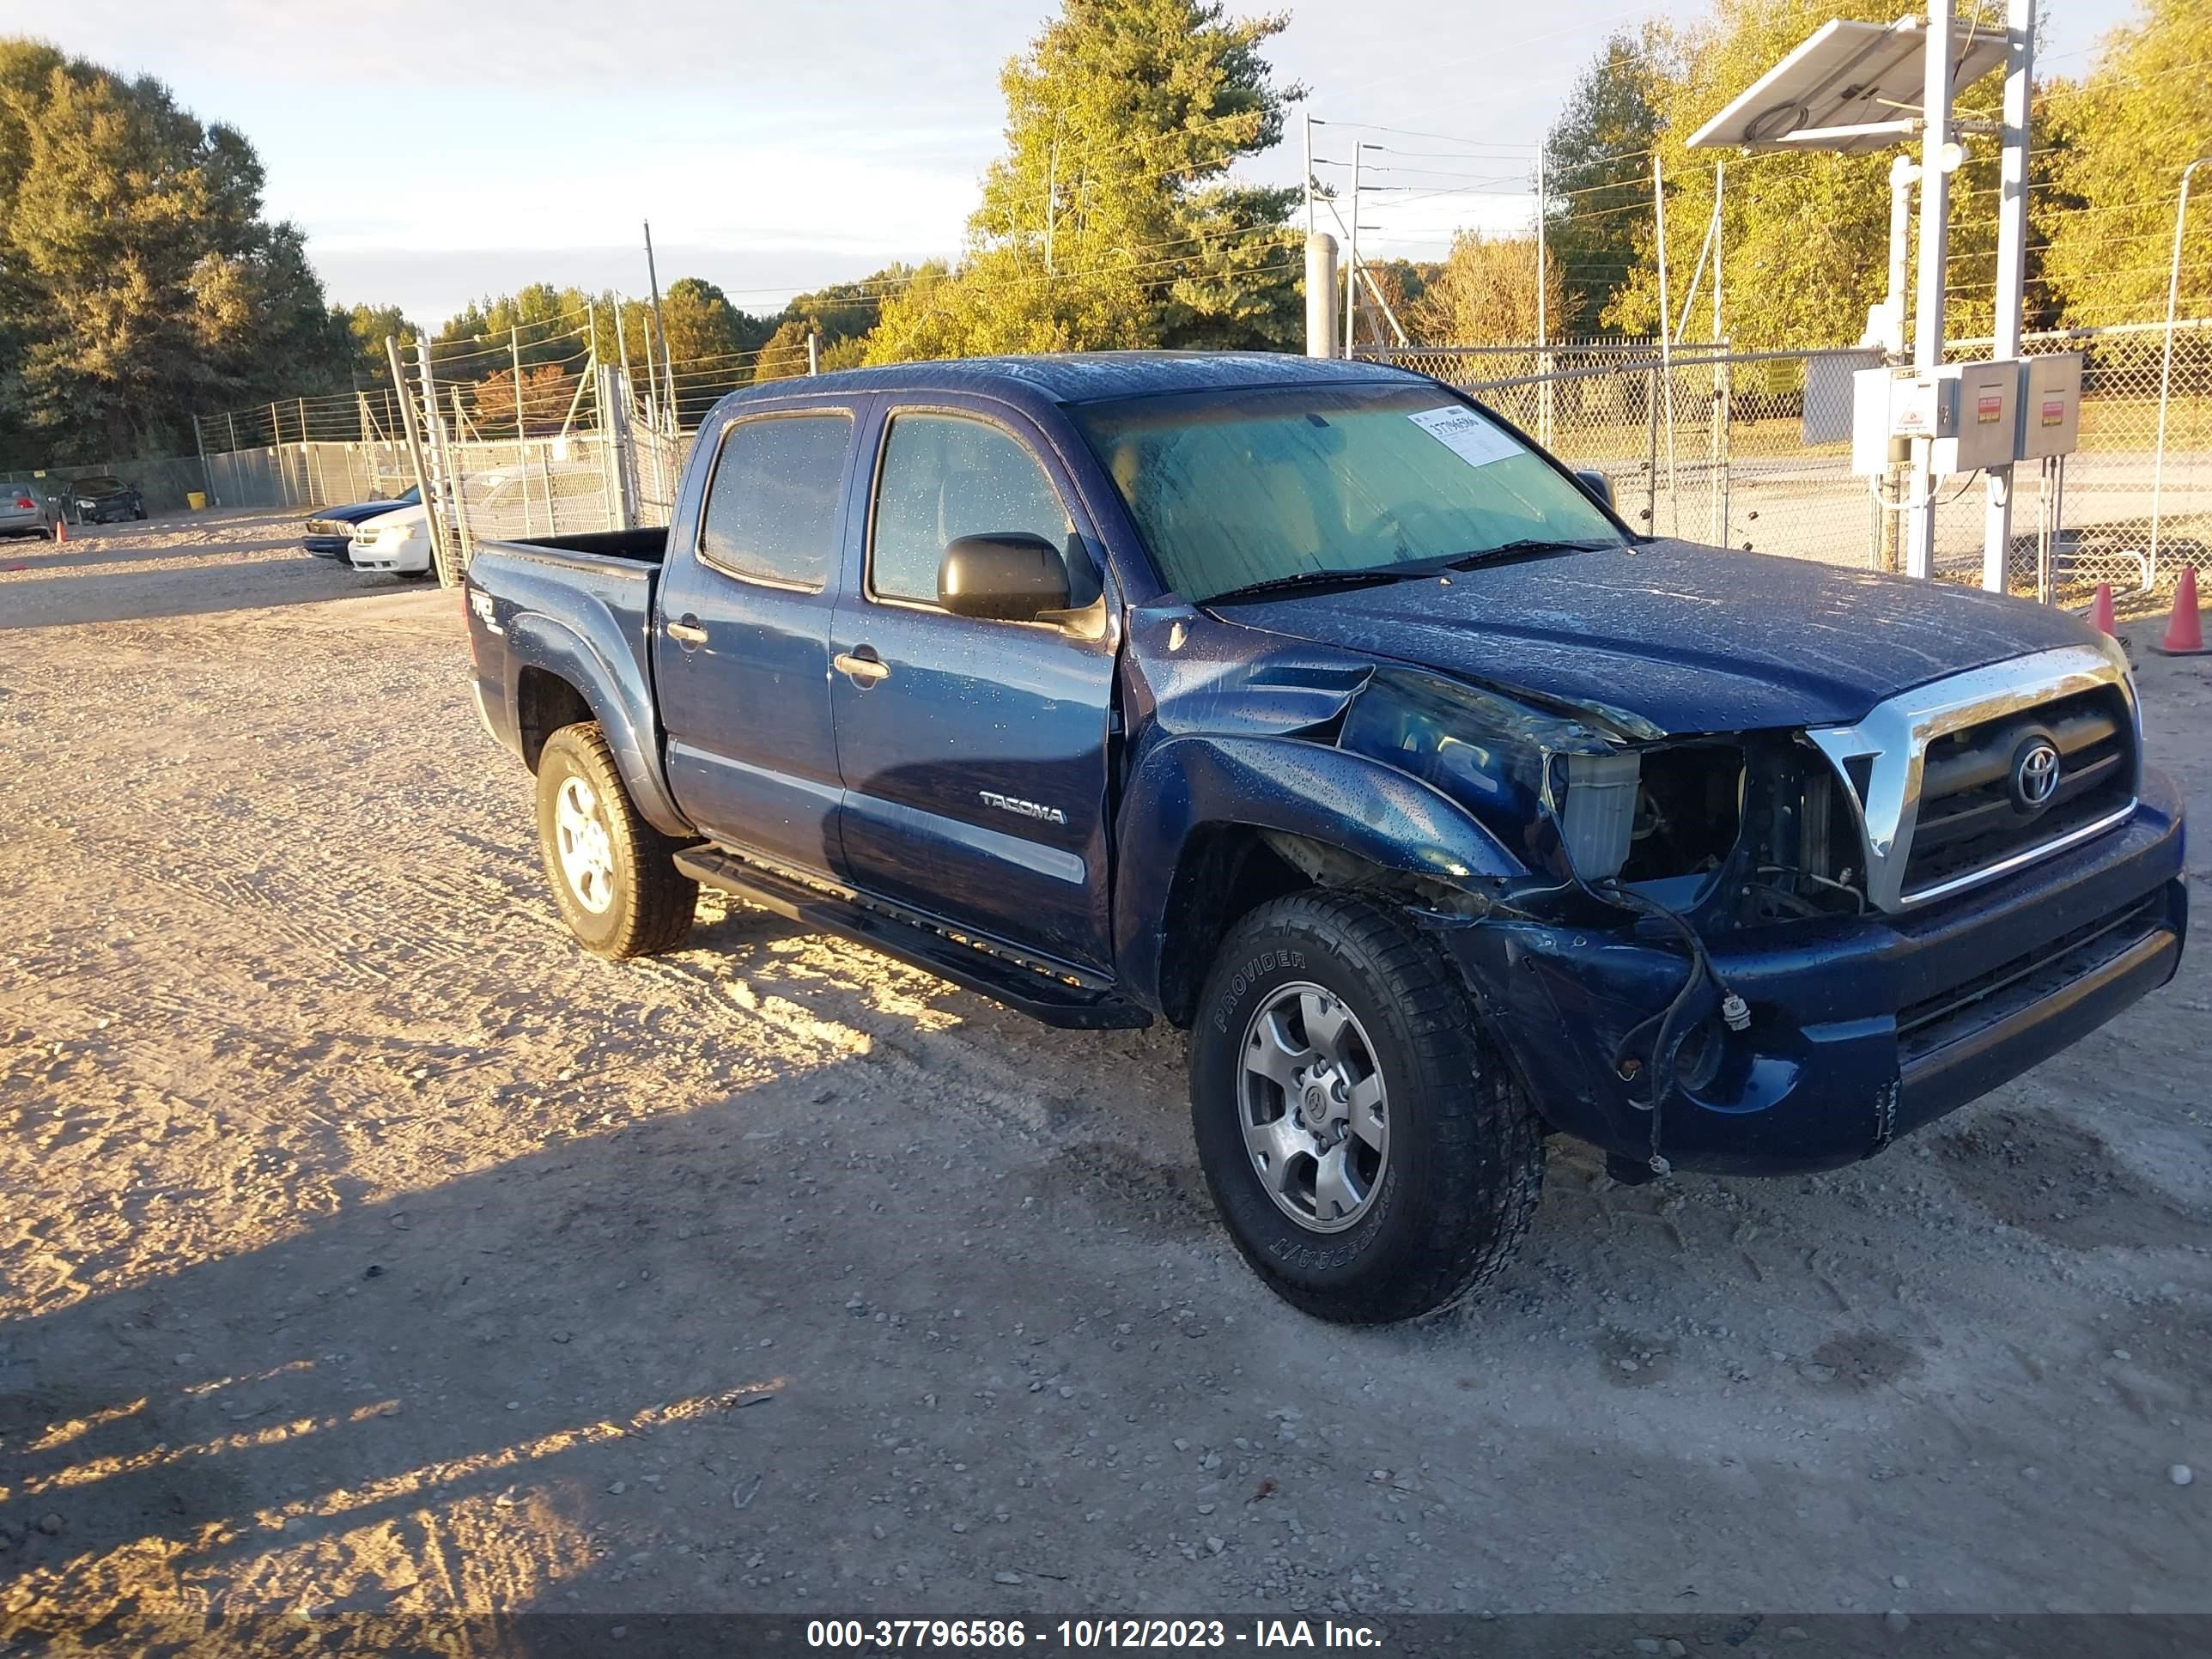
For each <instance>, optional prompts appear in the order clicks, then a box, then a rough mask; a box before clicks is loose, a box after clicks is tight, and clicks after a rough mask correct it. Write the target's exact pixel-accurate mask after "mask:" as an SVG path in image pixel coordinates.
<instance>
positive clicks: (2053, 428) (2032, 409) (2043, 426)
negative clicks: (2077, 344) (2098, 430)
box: [2015, 351, 2081, 461]
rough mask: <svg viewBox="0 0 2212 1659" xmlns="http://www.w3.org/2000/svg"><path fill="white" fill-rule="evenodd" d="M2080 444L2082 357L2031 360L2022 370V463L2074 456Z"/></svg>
mask: <svg viewBox="0 0 2212 1659" xmlns="http://www.w3.org/2000/svg"><path fill="white" fill-rule="evenodd" d="M2079 447H2081V353H2080V352H2078V351H2068V352H2061V353H2059V354H2057V356H2050V357H2030V358H2029V359H2028V360H2027V362H2025V363H2023V364H2021V398H2020V444H2019V447H2018V448H2017V449H2016V450H2015V453H2016V454H2017V455H2018V456H2019V458H2020V459H2021V460H2023V461H2039V460H2042V459H2045V457H2046V456H2051V455H2071V454H2072V453H2074V452H2075V449H2077V448H2079Z"/></svg>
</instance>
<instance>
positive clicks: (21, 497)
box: [0, 478, 55, 540]
mask: <svg viewBox="0 0 2212 1659" xmlns="http://www.w3.org/2000/svg"><path fill="white" fill-rule="evenodd" d="M54 510H55V509H54V504H53V502H52V501H51V499H50V498H49V497H48V495H47V494H46V486H45V485H44V484H43V483H40V481H38V480H37V479H33V478H7V479H0V538H7V539H9V540H12V539H14V538H16V537H18V536H44V537H46V538H52V535H53V533H54Z"/></svg>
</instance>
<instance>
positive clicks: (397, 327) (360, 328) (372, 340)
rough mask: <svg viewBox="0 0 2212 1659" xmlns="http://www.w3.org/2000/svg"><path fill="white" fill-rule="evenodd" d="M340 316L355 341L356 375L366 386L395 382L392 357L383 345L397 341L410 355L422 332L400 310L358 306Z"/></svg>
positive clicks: (387, 307) (403, 350)
mask: <svg viewBox="0 0 2212 1659" xmlns="http://www.w3.org/2000/svg"><path fill="white" fill-rule="evenodd" d="M337 314H338V316H339V317H340V319H342V320H343V323H344V325H345V331H346V333H347V334H348V335H349V337H351V338H352V340H353V368H354V373H355V374H356V375H357V376H358V377H359V378H360V379H361V380H362V382H363V384H367V383H368V382H370V381H375V380H390V379H391V378H392V364H391V359H390V354H389V353H387V352H386V349H385V345H384V343H385V341H386V339H387V338H397V339H398V342H399V349H400V350H401V351H402V352H404V353H411V352H412V351H413V350H414V349H415V342H416V338H417V337H419V336H420V335H421V334H422V330H421V329H419V328H418V327H416V325H414V324H413V323H410V322H409V321H408V320H407V319H406V317H405V316H404V314H403V313H401V311H400V309H399V307H398V306H372V305H356V306H354V307H350V308H346V309H341V310H340V311H339V312H338V313H337Z"/></svg>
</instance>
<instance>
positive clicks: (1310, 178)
mask: <svg viewBox="0 0 2212 1659" xmlns="http://www.w3.org/2000/svg"><path fill="white" fill-rule="evenodd" d="M1313 130H1314V118H1313V111H1312V110H1311V109H1310V108H1309V109H1308V110H1307V111H1306V119H1305V134H1306V143H1305V159H1306V241H1307V244H1308V245H1309V246H1310V245H1311V244H1312V241H1313V238H1314V233H1315V232H1316V230H1317V229H1319V228H1320V227H1318V226H1317V225H1316V224H1315V223H1314V174H1313ZM1309 303H1310V302H1309Z"/></svg>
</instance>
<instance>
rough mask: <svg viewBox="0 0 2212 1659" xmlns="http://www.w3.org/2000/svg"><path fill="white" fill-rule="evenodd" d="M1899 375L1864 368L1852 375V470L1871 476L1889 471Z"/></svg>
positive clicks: (1894, 372)
mask: <svg viewBox="0 0 2212 1659" xmlns="http://www.w3.org/2000/svg"><path fill="white" fill-rule="evenodd" d="M1896 385H1897V372H1896V371H1895V370H1894V369H1889V368H1862V369H1859V370H1857V372H1856V373H1854V374H1852V376H1851V471H1853V472H1856V473H1857V474H1858V475H1859V476H1860V477H1875V476H1877V475H1879V474H1881V473H1883V472H1886V471H1888V470H1889V466H1890V462H1891V456H1890V453H1889V450H1890V431H1889V400H1890V395H1891V392H1892V391H1893V388H1894V387H1895V386H1896Z"/></svg>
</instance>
